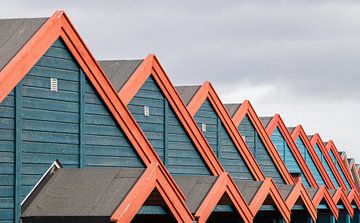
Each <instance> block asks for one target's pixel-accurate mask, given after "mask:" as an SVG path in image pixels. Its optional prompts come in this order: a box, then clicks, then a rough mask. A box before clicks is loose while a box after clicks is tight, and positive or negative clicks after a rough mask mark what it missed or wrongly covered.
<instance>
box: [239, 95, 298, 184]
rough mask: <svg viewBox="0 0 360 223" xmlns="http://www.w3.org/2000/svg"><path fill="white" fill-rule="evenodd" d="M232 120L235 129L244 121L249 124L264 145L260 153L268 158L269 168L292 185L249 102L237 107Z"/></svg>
mask: <svg viewBox="0 0 360 223" xmlns="http://www.w3.org/2000/svg"><path fill="white" fill-rule="evenodd" d="M232 120H233V122H234V124H235V126H237V128H241V126H242V125H241V124H242V123H243V122H244V121H248V122H249V124H250V125H251V126H252V128H254V131H255V132H256V133H257V135H258V137H259V139H260V141H261V144H262V145H264V146H263V147H261V148H263V150H264V151H262V154H261V155H262V156H264V157H270V160H269V161H270V162H271V163H268V165H270V166H269V168H270V169H272V168H274V167H276V168H275V171H277V172H278V173H279V174H280V175H281V177H282V178H283V180H284V181H285V183H286V184H294V180H293V179H292V177H291V175H290V173H289V171H288V170H287V168H286V166H285V164H284V162H283V161H282V159H281V157H280V155H279V153H278V152H277V150H276V148H275V146H274V144H273V143H272V141H271V139H270V137H269V135H268V134H267V132H266V130H265V128H264V126H263V125H262V123H261V121H260V119H259V117H258V116H257V114H256V112H255V110H254V108H253V107H252V105H251V104H250V102H249V101H248V100H245V101H244V102H243V103H242V104H241V106H239V107H238V109H237V110H236V111H234V112H233V116H232ZM246 128H248V127H246ZM239 132H240V130H239ZM242 134H244V131H243V132H242ZM245 141H247V139H246V137H245ZM255 155H256V154H255ZM259 155H260V154H259ZM255 158H256V156H255ZM267 159H268V158H267ZM257 161H258V162H261V160H257ZM264 163H265V162H264ZM263 165H264V164H263ZM263 171H264V172H265V171H267V168H264V169H263ZM269 171H270V170H269ZM269 174H270V173H269ZM278 183H281V182H278Z"/></svg>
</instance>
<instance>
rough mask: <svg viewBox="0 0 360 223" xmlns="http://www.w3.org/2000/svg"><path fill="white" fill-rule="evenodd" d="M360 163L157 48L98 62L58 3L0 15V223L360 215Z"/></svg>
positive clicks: (191, 222) (347, 218) (226, 221)
mask: <svg viewBox="0 0 360 223" xmlns="http://www.w3.org/2000/svg"><path fill="white" fill-rule="evenodd" d="M239 100H240V99H239ZM359 170H360V168H359V166H358V165H356V162H355V161H354V160H353V159H348V158H347V157H346V154H345V153H344V152H341V153H340V152H339V151H338V149H337V148H336V146H335V144H334V142H333V141H331V140H330V141H329V142H324V141H323V140H322V139H321V137H320V135H319V134H315V135H312V136H309V135H307V134H306V132H305V131H304V129H303V128H302V126H301V125H298V126H296V127H288V126H286V124H285V123H284V122H283V120H282V119H281V117H280V115H275V116H273V117H259V116H258V115H257V114H256V112H255V110H254V108H253V107H252V105H251V104H250V102H249V101H247V100H245V101H244V102H243V103H241V104H240V103H239V104H223V103H222V102H221V100H220V98H219V97H218V94H217V93H216V91H215V89H214V88H213V86H212V85H211V83H210V82H205V83H204V84H202V85H199V86H193V85H192V86H174V85H173V83H172V82H171V81H170V80H169V77H168V76H167V74H166V72H165V70H164V69H163V68H162V66H161V64H160V62H159V60H158V59H157V58H156V57H155V56H154V55H149V56H147V57H146V58H144V59H142V60H117V61H115V60H113V61H97V60H96V59H95V58H94V57H93V56H92V54H91V52H90V51H89V50H88V48H87V47H86V45H85V44H84V42H83V41H82V39H81V37H80V36H79V34H78V33H77V31H76V30H75V28H74V27H73V25H72V24H71V22H70V20H69V18H68V17H67V16H66V14H65V13H64V12H62V11H57V12H55V13H54V14H53V15H52V16H51V17H49V18H40V19H4V20H0V223H10V222H12V223H13V222H19V221H21V222H23V223H30V222H40V223H49V222H51V223H57V222H67V223H72V222H76V223H81V222H90V223H105V222H119V223H125V222H133V223H142V222H187V223H195V222H199V223H200V222H209V223H210V222H211V223H213V222H214V223H216V222H222V223H230V222H231V223H235V222H244V223H249V222H259V223H266V222H295V223H297V222H299V223H300V222H304V223H305V222H306V223H308V222H331V223H335V222H344V223H345V222H346V223H350V222H360V215H359V207H360V200H359V193H358V190H359V186H360V180H359V173H360V171H359Z"/></svg>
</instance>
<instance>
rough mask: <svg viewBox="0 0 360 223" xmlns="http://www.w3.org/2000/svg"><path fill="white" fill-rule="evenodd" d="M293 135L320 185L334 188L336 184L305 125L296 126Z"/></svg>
mask: <svg viewBox="0 0 360 223" xmlns="http://www.w3.org/2000/svg"><path fill="white" fill-rule="evenodd" d="M291 136H292V138H293V140H294V141H295V142H296V144H297V146H298V148H299V150H300V152H301V154H302V156H303V158H304V160H305V162H306V163H307V165H308V167H309V169H310V170H311V172H312V173H313V176H314V177H315V179H316V181H317V184H318V185H319V186H322V185H325V186H326V187H327V188H329V189H334V188H335V187H334V184H333V183H332V181H331V179H330V177H329V175H328V174H327V172H326V170H325V168H324V166H323V165H322V163H321V160H320V159H319V157H318V156H317V154H316V152H315V150H314V148H313V146H312V145H311V143H310V141H309V139H308V137H307V135H306V133H305V131H304V129H303V127H302V126H301V125H298V126H296V128H295V129H294V130H293V132H292V133H291Z"/></svg>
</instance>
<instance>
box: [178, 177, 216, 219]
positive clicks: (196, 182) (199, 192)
mask: <svg viewBox="0 0 360 223" xmlns="http://www.w3.org/2000/svg"><path fill="white" fill-rule="evenodd" d="M174 179H175V181H176V183H177V185H178V186H179V187H180V189H181V191H182V192H183V193H184V195H185V197H186V205H187V206H188V208H189V209H190V211H191V212H192V213H195V212H196V211H197V209H198V208H199V206H200V204H201V203H202V201H203V200H204V199H205V197H206V196H207V195H208V193H209V191H210V189H211V188H212V187H213V186H214V184H215V181H216V179H217V177H216V176H175V177H174Z"/></svg>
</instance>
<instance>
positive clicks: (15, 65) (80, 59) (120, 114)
mask: <svg viewBox="0 0 360 223" xmlns="http://www.w3.org/2000/svg"><path fill="white" fill-rule="evenodd" d="M58 38H61V39H62V40H63V41H64V43H65V45H66V46H67V48H68V49H69V51H70V52H71V54H72V56H73V57H74V58H75V60H76V61H77V63H78V65H79V66H80V67H81V69H82V70H83V72H84V73H85V74H86V77H87V78H88V80H89V82H91V84H92V86H93V87H94V88H95V89H96V92H97V93H98V95H99V96H100V97H101V99H102V100H103V102H104V104H105V105H106V106H107V109H108V110H109V111H110V112H111V114H112V115H113V118H114V119H115V120H116V122H117V124H118V125H119V127H120V128H121V129H122V130H123V132H124V134H125V135H126V137H127V138H128V140H129V141H130V142H131V144H132V145H133V147H134V148H135V149H136V151H137V153H138V155H139V157H141V159H142V161H143V163H144V164H145V165H146V166H147V167H149V166H150V165H151V164H152V163H159V162H160V160H159V159H158V157H157V156H156V154H155V152H154V150H153V149H152V148H151V145H150V144H149V143H148V141H147V140H146V139H145V138H144V135H143V133H142V132H141V130H140V129H139V128H138V127H137V125H136V123H135V121H134V120H133V119H132V117H131V115H130V114H129V112H128V111H127V109H126V107H125V106H124V104H123V103H122V102H121V101H120V99H119V97H118V95H117V93H116V91H115V90H114V89H113V87H112V86H111V84H110V83H109V81H108V79H107V77H106V76H105V74H104V73H103V72H102V70H101V68H100V67H99V66H98V64H97V62H96V60H95V59H94V58H93V57H92V55H91V53H90V51H89V50H88V49H87V48H86V46H85V45H84V43H83V41H82V40H81V38H80V36H79V35H78V33H77V32H76V30H75V29H74V27H73V26H72V24H71V22H70V21H69V19H68V17H67V16H66V15H65V13H64V12H63V11H57V12H56V13H54V15H52V16H51V17H50V18H49V19H48V20H47V21H46V22H45V23H44V24H43V25H42V26H41V28H40V29H39V30H38V31H37V32H36V33H35V34H34V35H33V36H32V37H31V38H30V39H29V41H27V42H26V44H25V45H24V46H23V47H22V48H21V50H19V52H18V53H17V54H16V55H15V56H14V57H13V58H12V59H11V60H10V61H9V62H8V63H7V65H6V66H5V67H4V68H3V69H2V70H1V72H0V101H2V100H3V99H4V98H5V97H6V96H7V95H8V94H9V93H10V92H11V91H12V90H13V89H14V88H15V86H16V85H17V84H18V83H19V82H20V81H21V80H22V79H23V78H24V76H25V75H26V74H27V73H28V72H29V71H30V69H31V68H32V67H33V66H34V64H35V63H36V62H37V61H38V60H39V59H40V58H41V57H42V56H43V54H45V53H46V51H47V50H48V49H49V48H50V46H51V45H52V44H53V43H54V42H55V41H56V40H57V39H58ZM157 168H158V169H159V170H160V172H161V173H162V175H163V177H164V179H165V180H166V181H167V183H168V184H169V185H171V186H170V187H169V189H171V193H174V194H176V197H177V199H178V200H180V201H182V202H180V206H178V207H177V209H178V210H177V211H178V213H181V215H182V218H183V219H192V217H191V216H190V215H189V212H188V210H187V208H186V206H185V204H184V199H185V198H184V195H183V194H182V193H181V192H180V190H179V188H178V187H177V186H176V184H175V182H174V180H173V179H172V178H171V176H170V175H169V173H168V172H167V170H166V169H165V167H164V166H163V165H159V167H157ZM169 193H170V192H169ZM17 199H19V198H17ZM179 210H181V212H180V211H179ZM184 213H185V214H184Z"/></svg>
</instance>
